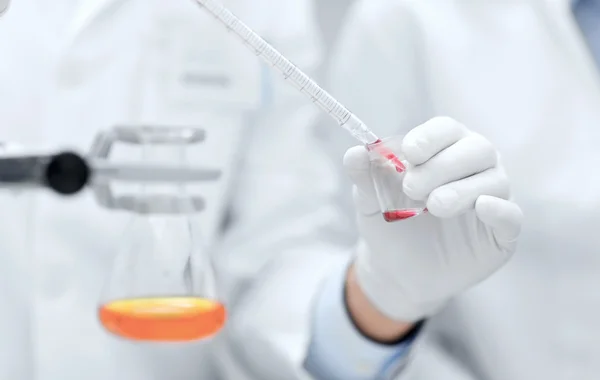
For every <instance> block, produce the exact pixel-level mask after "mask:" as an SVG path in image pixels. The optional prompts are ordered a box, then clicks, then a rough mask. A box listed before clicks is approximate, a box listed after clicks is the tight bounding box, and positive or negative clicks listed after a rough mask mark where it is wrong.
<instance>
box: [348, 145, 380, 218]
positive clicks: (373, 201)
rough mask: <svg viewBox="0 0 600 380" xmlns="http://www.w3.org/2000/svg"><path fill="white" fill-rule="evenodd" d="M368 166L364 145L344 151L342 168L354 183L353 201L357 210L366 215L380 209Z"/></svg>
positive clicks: (367, 155) (367, 154) (367, 156)
mask: <svg viewBox="0 0 600 380" xmlns="http://www.w3.org/2000/svg"><path fill="white" fill-rule="evenodd" d="M370 167H371V165H370V162H369V153H368V152H367V149H366V148H365V147H363V146H355V147H352V148H350V149H348V150H347V151H346V154H345V155H344V169H345V170H346V173H347V174H348V177H350V180H351V181H352V183H353V184H354V188H353V198H354V203H355V205H356V208H357V211H358V212H361V213H363V214H367V215H368V214H373V213H376V212H379V211H380V210H379V204H378V202H377V195H376V193H375V186H374V185H373V180H372V178H371V172H370Z"/></svg>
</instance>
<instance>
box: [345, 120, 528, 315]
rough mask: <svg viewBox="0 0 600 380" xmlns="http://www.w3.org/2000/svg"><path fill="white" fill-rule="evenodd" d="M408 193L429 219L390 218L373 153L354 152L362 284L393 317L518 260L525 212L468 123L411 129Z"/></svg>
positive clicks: (426, 310) (425, 309) (348, 160)
mask: <svg viewBox="0 0 600 380" xmlns="http://www.w3.org/2000/svg"><path fill="white" fill-rule="evenodd" d="M402 149H403V151H404V154H405V156H406V160H407V161H408V166H407V172H406V177H405V179H404V183H403V187H404V188H403V189H398V191H399V192H402V191H403V192H404V195H405V196H409V197H410V198H412V199H414V200H424V201H426V203H427V208H428V210H429V213H425V214H423V215H421V216H418V217H416V218H411V219H407V220H403V221H399V222H395V223H388V222H386V221H385V220H384V219H383V217H382V216H381V212H380V208H379V205H378V203H377V198H376V195H375V189H374V187H373V181H372V179H371V176H370V173H369V157H368V154H367V151H366V149H365V148H364V147H362V146H358V147H354V148H351V149H350V150H348V151H347V152H346V155H345V157H344V165H345V167H346V169H347V172H348V173H349V175H350V177H351V179H352V180H353V182H354V184H355V186H354V201H355V205H356V208H357V212H358V225H359V230H360V234H361V239H360V243H359V244H358V252H357V258H356V262H355V270H356V275H357V280H358V283H359V285H360V287H361V289H362V290H363V292H364V293H365V294H366V296H367V297H368V298H369V299H370V300H371V302H372V303H373V304H374V305H375V307H376V308H378V309H379V310H380V311H381V312H382V313H383V314H385V315H386V316H388V317H389V318H392V319H394V320H399V321H408V322H410V321H417V320H419V319H422V318H424V317H427V316H431V315H432V314H435V313H436V312H437V311H439V309H441V308H442V307H443V306H444V304H445V303H446V302H447V301H448V300H449V299H450V298H452V297H453V296H456V295H457V294H459V293H461V292H462V291H463V290H465V289H467V288H469V287H471V286H473V285H475V284H477V283H478V282H480V281H482V280H483V279H485V278H487V277H488V276H490V275H491V274H492V273H494V272H495V271H496V270H497V269H499V268H500V267H501V266H502V265H503V264H504V263H506V262H507V260H508V259H509V258H510V257H511V256H512V254H513V253H514V251H515V248H516V241H517V237H518V236H519V233H520V230H521V222H522V219H523V215H522V212H521V209H520V208H519V206H517V205H516V204H515V203H512V202H511V201H510V200H509V197H510V189H509V181H508V178H507V177H506V174H505V172H504V170H503V168H502V166H501V164H500V162H499V160H498V154H497V152H496V150H495V149H494V147H493V146H492V145H491V143H490V142H489V141H488V140H486V139H485V138H483V137H482V136H481V135H478V134H476V133H474V132H471V131H469V130H468V129H467V128H466V127H464V126H463V125H462V124H460V123H458V122H456V121H454V120H452V119H449V118H445V117H440V118H435V119H432V120H430V121H428V122H426V123H425V124H423V125H420V126H418V127H416V128H414V129H413V130H411V131H410V132H409V133H408V134H407V135H406V137H405V138H404V140H403V144H402Z"/></svg>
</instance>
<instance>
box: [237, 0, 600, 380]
mask: <svg viewBox="0 0 600 380" xmlns="http://www.w3.org/2000/svg"><path fill="white" fill-rule="evenodd" d="M599 73H600V71H599V68H598V67H597V66H596V64H595V62H594V60H593V58H592V56H591V54H590V52H589V50H588V48H587V46H586V43H585V41H584V40H583V39H582V35H581V32H580V30H579V28H578V25H577V24H576V23H575V21H574V19H573V17H572V15H571V10H570V8H569V1H567V0H548V1H542V0H529V1H525V0H519V1H516V0H515V1H467V0H464V1H459V0H456V1H427V0H419V1H408V0H407V1H402V0H364V1H360V2H359V3H358V4H357V5H356V6H355V7H354V9H353V10H352V11H351V14H350V16H349V20H348V22H347V24H346V26H345V28H344V29H343V31H342V33H341V41H340V44H339V46H338V51H337V53H336V54H335V56H334V58H333V65H332V73H331V76H332V78H331V79H332V83H331V90H332V93H333V95H335V96H337V97H338V98H339V100H341V101H342V103H344V104H345V105H346V106H347V107H348V108H349V109H350V110H352V111H353V112H355V113H356V114H357V115H358V116H359V117H360V118H361V119H363V121H365V122H366V123H367V125H369V126H370V127H371V128H372V129H373V130H374V131H375V133H377V134H378V135H379V136H382V137H384V136H390V135H396V134H402V133H405V132H406V131H408V130H410V129H411V128H413V127H414V126H416V125H418V124H420V123H422V122H424V121H426V120H427V119H429V118H431V117H434V116H437V115H447V116H450V117H453V118H455V119H457V120H460V121H461V122H463V123H465V124H466V125H467V126H468V127H469V128H471V129H473V130H475V131H477V132H480V133H482V134H483V135H485V136H486V137H488V138H489V139H490V140H491V141H492V142H493V143H494V144H495V146H496V147H497V148H498V149H499V151H500V152H501V154H502V157H503V162H504V165H505V166H506V168H507V171H508V173H509V175H510V178H511V180H512V185H513V194H514V197H515V199H516V201H517V202H518V203H519V204H520V205H521V206H522V208H523V210H524V213H525V216H526V221H525V225H524V228H523V233H522V238H521V240H520V246H519V250H518V254H517V255H516V257H515V258H514V259H513V260H512V261H511V262H510V263H509V264H508V265H507V266H506V267H505V268H503V269H502V270H500V272H499V273H497V274H496V275H494V276H492V277H491V278H490V279H488V280H487V281H485V282H483V283H482V284H480V285H479V286H476V287H475V288H473V289H471V290H469V291H468V292H466V293H465V294H462V295H461V296H459V297H457V298H456V300H455V301H454V302H452V303H451V304H450V305H449V306H448V307H447V308H446V309H445V310H444V311H443V313H441V314H440V315H438V316H437V317H435V318H432V320H431V321H430V323H429V325H428V326H427V328H426V330H425V331H424V333H423V335H422V337H421V339H419V343H418V344H417V345H416V349H415V351H414V354H415V355H414V360H413V361H412V364H410V365H409V367H408V368H407V369H406V370H405V371H404V372H403V374H402V376H400V378H401V379H407V380H533V379H535V380H550V379H551V380H594V379H598V378H599V377H600V360H598V359H599V358H600V328H599V323H600V291H598V290H599V288H600V255H599V254H598V247H600V235H599V234H598V232H597V229H598V226H600V197H599V196H598V194H600V180H599V177H598V175H597V166H598V164H599V163H600V150H599V149H598V142H599V141H600V128H598V126H599V124H600V74H599ZM330 124H332V123H330ZM321 132H322V133H324V132H329V133H330V135H329V139H328V140H329V142H330V144H329V146H328V151H329V152H330V153H331V154H332V157H333V158H334V160H338V162H339V157H341V156H342V154H343V153H344V151H345V149H347V148H348V147H349V146H352V145H355V144H356V143H355V142H354V141H352V140H351V139H350V138H346V137H345V136H346V134H345V132H343V131H341V130H339V131H338V130H336V129H335V128H325V129H323V130H322V131H321ZM340 172H341V171H340ZM349 189H350V186H349V184H348V186H346V189H345V190H343V193H340V195H339V196H338V197H337V199H338V200H339V206H340V207H339V212H340V217H339V218H340V219H345V218H344V216H346V218H347V219H349V218H351V216H350V215H351V214H352V213H353V210H352V207H351V203H350V198H349V197H348V195H349V194H350V191H349ZM346 211H347V212H346ZM422 238H424V239H425V238H427V237H422ZM325 257H329V258H330V260H335V259H334V258H332V257H330V256H328V255H320V256H319V255H314V256H311V255H310V254H307V255H305V256H304V257H303V258H302V259H299V258H298V257H294V256H290V257H288V258H287V261H286V260H283V259H282V260H281V262H279V263H278V264H277V265H278V267H277V268H282V267H288V268H292V267H295V268H297V271H298V272H300V271H302V270H304V271H305V273H304V275H303V274H301V273H296V276H297V278H299V279H298V282H299V283H310V284H312V285H313V286H315V287H317V288H318V287H319V286H320V282H319V280H318V279H316V278H315V277H318V276H323V278H324V277H327V276H328V270H329V269H328V268H327V267H328V266H335V265H340V264H339V263H332V262H331V261H328V260H326V259H325ZM308 260H313V264H312V265H311V264H310V263H308V262H307V261H308ZM338 260H339V261H341V259H339V258H338ZM326 261H327V262H326ZM281 273H285V272H282V270H281V269H277V270H274V271H273V277H274V278H276V277H278V276H279V277H281V278H283V277H285V278H287V279H290V278H291V276H290V275H289V274H287V273H286V274H281ZM308 279H310V280H308ZM268 283H269V282H268V281H267V280H265V284H268ZM290 283H291V281H290V282H287V283H286V284H290ZM307 286H308V285H307ZM291 289H292V288H291V287H290V288H289V289H287V290H288V291H290V290H291ZM284 290H285V289H284ZM256 291H257V292H261V291H262V292H264V295H265V297H268V296H269V294H270V293H269V287H268V285H265V286H264V287H262V288H257V290H256ZM282 294H285V291H283V290H282ZM278 300H279V302H281V304H282V305H283V303H284V302H285V300H284V299H283V297H280V298H279V299H278ZM299 300H301V301H299ZM299 302H306V303H310V300H309V299H308V298H302V297H296V298H294V299H293V300H291V301H289V303H290V305H291V304H292V303H293V304H296V305H297V304H298V303H299ZM247 307H248V309H253V308H252V306H251V305H248V306H247ZM300 309H302V307H301V306H298V310H300ZM281 310H282V312H281V314H280V315H278V316H272V315H271V316H270V317H271V318H272V319H273V321H276V320H278V319H280V318H288V319H287V320H294V321H297V322H298V323H297V325H296V326H294V327H292V326H290V324H288V325H286V326H279V334H278V335H276V334H274V329H270V330H269V331H268V332H267V330H266V329H264V330H262V331H261V334H262V333H265V334H267V333H269V334H272V335H270V338H269V339H265V338H264V335H261V336H260V337H257V338H256V340H257V341H260V342H262V343H263V344H264V347H265V348H264V350H265V351H267V350H268V349H269V348H270V349H271V350H273V351H280V352H284V351H285V352H286V353H285V355H287V357H288V358H289V359H290V363H292V364H293V365H294V366H295V367H296V368H298V367H299V366H301V363H302V358H303V356H302V352H305V350H306V344H307V342H308V336H309V334H310V329H309V326H307V325H305V324H303V323H300V321H302V318H299V317H297V319H292V318H291V317H289V316H288V315H287V314H286V313H288V312H289V310H290V308H288V307H284V306H282V307H281ZM254 312H255V315H257V316H260V317H257V318H256V321H255V322H246V328H245V330H246V331H247V332H248V333H250V332H252V331H255V330H257V329H260V322H258V321H260V320H261V319H262V318H265V316H264V315H262V316H261V312H260V310H258V308H254ZM243 315H244V316H247V315H253V314H252V313H250V312H247V313H244V314H243ZM273 325H276V324H275V323H273V324H271V325H269V326H273ZM257 335H260V334H257ZM281 337H287V339H288V340H291V339H294V340H295V341H296V342H298V346H297V347H296V348H295V349H292V348H288V349H287V351H286V348H285V345H283V344H280V341H281V339H282V338H281ZM340 344H344V343H343V342H340ZM281 355H284V354H281ZM247 356H248V358H250V357H251V355H250V354H248V355H247ZM248 361H250V360H248ZM271 378H273V379H275V378H276V376H275V374H273V375H272V377H271ZM329 380H331V379H329Z"/></svg>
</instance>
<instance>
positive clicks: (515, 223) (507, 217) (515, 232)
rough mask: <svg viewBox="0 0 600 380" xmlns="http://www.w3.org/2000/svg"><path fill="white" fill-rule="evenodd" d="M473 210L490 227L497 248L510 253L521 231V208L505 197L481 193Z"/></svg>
mask: <svg viewBox="0 0 600 380" xmlns="http://www.w3.org/2000/svg"><path fill="white" fill-rule="evenodd" d="M475 212H476V214H477V217H478V218H479V220H480V221H481V222H482V223H483V224H485V225H486V226H488V227H489V228H490V229H491V231H492V235H493V237H494V239H495V242H496V244H497V245H498V248H500V249H501V250H502V251H504V252H511V253H512V252H513V251H514V250H515V248H516V244H517V238H518V237H519V234H520V233H521V225H522V223H523V212H522V211H521V208H520V207H519V206H517V204H515V203H513V202H511V201H508V200H506V199H502V198H497V197H493V196H490V195H481V196H479V197H478V198H477V201H476V202H475Z"/></svg>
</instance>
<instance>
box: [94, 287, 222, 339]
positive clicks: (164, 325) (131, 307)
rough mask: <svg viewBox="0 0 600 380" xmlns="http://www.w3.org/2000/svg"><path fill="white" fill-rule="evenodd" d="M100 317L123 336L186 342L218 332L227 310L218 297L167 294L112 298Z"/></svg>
mask: <svg viewBox="0 0 600 380" xmlns="http://www.w3.org/2000/svg"><path fill="white" fill-rule="evenodd" d="M99 317H100V321H101V322H102V325H104V327H105V328H106V329H107V330H108V331H110V332H111V333H113V334H115V335H118V336H120V337H123V338H127V339H133V340H142V341H158V342H185V341H192V340H197V339H202V338H206V337H209V336H211V335H213V334H215V333H217V332H218V331H219V330H221V329H222V328H223V325H224V324H225V320H226V318H227V313H226V310H225V306H223V305H222V304H221V303H219V302H217V301H214V300H210V299H205V298H197V297H163V298H136V299H122V300H117V301H112V302H109V303H107V304H105V305H104V306H102V307H101V308H100V310H99Z"/></svg>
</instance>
